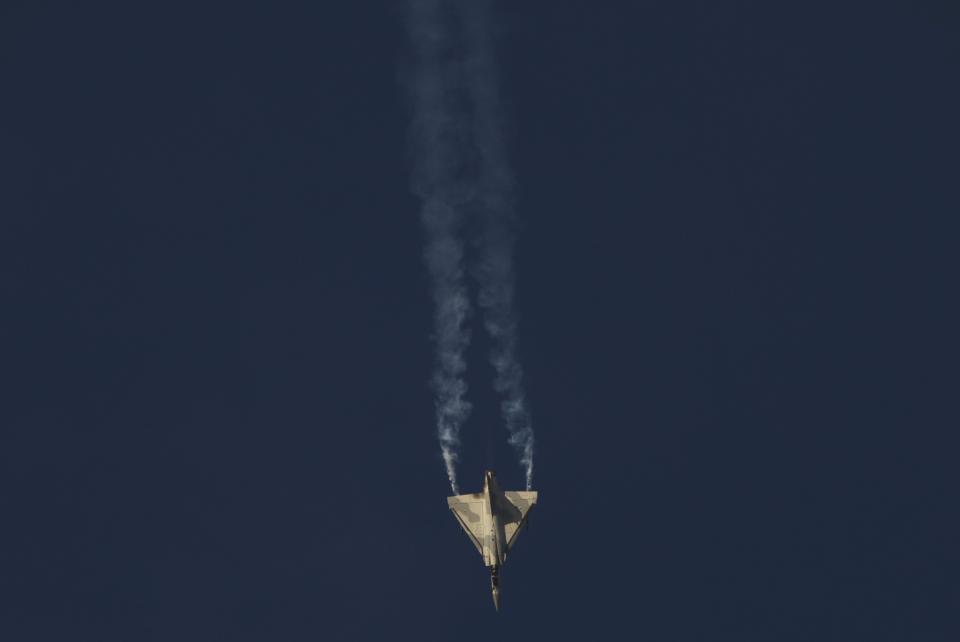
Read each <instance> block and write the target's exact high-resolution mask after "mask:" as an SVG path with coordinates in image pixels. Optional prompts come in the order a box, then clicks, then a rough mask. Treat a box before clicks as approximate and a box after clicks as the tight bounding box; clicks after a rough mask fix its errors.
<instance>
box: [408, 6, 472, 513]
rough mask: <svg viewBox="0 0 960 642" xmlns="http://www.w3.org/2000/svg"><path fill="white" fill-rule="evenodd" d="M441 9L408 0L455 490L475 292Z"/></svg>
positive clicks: (441, 414)
mask: <svg viewBox="0 0 960 642" xmlns="http://www.w3.org/2000/svg"><path fill="white" fill-rule="evenodd" d="M440 8H441V7H440V2H439V1H437V0H413V1H411V2H410V3H409V5H408V12H407V17H408V21H407V26H408V29H409V31H410V36H411V39H412V40H413V43H414V45H415V47H416V56H417V60H416V64H415V70H414V73H413V75H412V77H411V79H410V85H411V87H410V89H411V91H410V94H411V102H412V112H413V113H412V118H413V120H412V124H411V127H410V139H411V147H412V150H413V162H414V171H413V181H412V187H413V191H414V192H415V193H416V194H417V195H418V196H419V197H420V199H421V202H422V205H421V210H420V218H421V221H422V223H423V228H424V232H425V233H426V243H427V247H426V250H425V252H424V258H425V260H426V264H427V268H428V271H429V273H430V279H431V282H432V288H433V299H434V342H435V344H436V361H435V364H434V373H433V378H432V387H433V390H434V393H435V407H436V420H437V436H438V437H439V439H440V451H441V455H442V456H443V461H444V464H445V466H446V469H447V477H448V478H449V479H450V487H451V488H452V489H453V494H454V495H457V494H459V489H458V487H457V472H456V461H457V457H458V452H457V451H458V448H459V445H460V427H461V426H462V425H463V422H464V421H465V420H466V419H467V417H468V416H469V414H470V403H469V402H468V401H467V400H466V399H465V398H464V397H465V395H466V392H467V384H466V381H465V380H464V372H465V371H466V367H467V366H466V361H465V359H464V351H465V350H466V348H467V345H468V344H469V342H470V334H469V330H468V329H467V327H466V321H467V318H468V317H469V315H470V299H469V297H468V296H467V289H466V284H465V282H464V270H463V261H464V258H463V254H464V246H463V241H462V240H461V238H460V237H461V234H462V226H463V221H464V193H463V192H464V190H463V187H462V186H461V184H460V181H459V180H458V176H457V165H458V161H457V158H458V155H459V152H458V142H457V140H458V139H459V138H461V137H462V136H461V132H462V130H463V118H462V116H460V115H459V114H458V113H457V111H456V107H455V106H454V101H453V97H452V94H451V88H452V87H453V86H455V85H456V74H457V70H456V68H455V67H454V66H452V65H450V64H448V63H445V62H444V59H443V50H444V47H445V44H446V43H445V40H446V38H445V35H444V29H443V22H442V16H441V15H440Z"/></svg>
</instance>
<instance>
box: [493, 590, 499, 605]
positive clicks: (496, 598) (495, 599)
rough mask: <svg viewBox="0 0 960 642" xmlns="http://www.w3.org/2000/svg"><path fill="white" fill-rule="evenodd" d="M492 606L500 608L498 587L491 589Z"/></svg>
mask: <svg viewBox="0 0 960 642" xmlns="http://www.w3.org/2000/svg"><path fill="white" fill-rule="evenodd" d="M493 608H495V609H497V611H499V610H500V589H497V588H495V589H493Z"/></svg>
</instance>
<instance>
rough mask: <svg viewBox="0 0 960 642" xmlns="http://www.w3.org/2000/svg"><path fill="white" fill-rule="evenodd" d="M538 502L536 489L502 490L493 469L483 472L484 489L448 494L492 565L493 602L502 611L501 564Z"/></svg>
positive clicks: (453, 506) (484, 556)
mask: <svg viewBox="0 0 960 642" xmlns="http://www.w3.org/2000/svg"><path fill="white" fill-rule="evenodd" d="M536 503H537V492H536V491H531V490H527V491H522V490H508V491H506V492H504V491H503V490H501V488H500V485H499V484H498V483H497V476H496V475H495V474H494V473H493V471H492V470H488V471H487V472H485V473H484V474H483V491H482V492H479V493H472V494H469V495H454V496H453V497H447V505H448V506H449V507H450V510H451V511H453V515H454V517H456V518H457V521H458V522H460V525H461V526H463V530H465V531H467V535H468V536H469V537H470V541H471V542H473V545H474V546H476V547H477V551H479V552H480V555H481V556H483V563H484V564H486V565H487V567H488V568H489V569H490V590H491V591H492V592H493V606H494V608H496V609H497V610H498V611H499V610H500V567H501V566H503V563H504V561H506V559H507V551H509V550H510V548H511V547H512V546H513V543H514V542H515V541H517V535H519V534H520V529H522V528H523V527H524V526H526V524H527V516H528V515H529V514H530V509H531V508H533V505H534V504H536Z"/></svg>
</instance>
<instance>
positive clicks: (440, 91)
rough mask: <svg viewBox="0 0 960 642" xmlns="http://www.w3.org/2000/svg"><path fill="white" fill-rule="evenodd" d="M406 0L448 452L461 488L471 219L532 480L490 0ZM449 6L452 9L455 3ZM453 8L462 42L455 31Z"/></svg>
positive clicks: (513, 435) (495, 343)
mask: <svg viewBox="0 0 960 642" xmlns="http://www.w3.org/2000/svg"><path fill="white" fill-rule="evenodd" d="M407 8H408V11H407V17H408V28H409V31H410V36H411V38H412V40H413V42H414V46H415V49H416V55H417V60H416V65H415V67H416V68H415V73H414V74H413V75H412V79H411V82H410V85H411V92H410V93H411V95H412V103H413V108H412V111H413V124H412V126H411V142H412V148H413V155H414V179H413V189H414V192H415V193H416V194H417V195H418V196H419V197H420V198H421V201H422V207H421V219H422V221H423V225H424V229H425V231H426V236H427V249H426V262H427V266H428V269H429V272H430V276H431V280H432V287H433V295H434V302H435V322H434V324H435V327H434V332H435V343H436V349H437V358H436V367H435V371H434V376H433V388H434V391H435V393H436V414H437V427H438V428H437V430H438V434H439V437H440V447H441V453H442V455H443V459H444V462H445V463H446V467H447V475H448V477H449V478H450V484H451V487H452V488H453V490H454V493H457V492H458V491H457V483H456V470H455V463H456V460H457V449H458V446H459V432H460V427H461V426H462V424H463V422H464V421H465V420H466V418H467V416H468V415H469V413H470V404H469V403H468V402H467V401H466V399H465V398H464V397H465V394H466V389H467V386H466V382H465V380H464V372H465V370H466V362H465V360H464V351H465V349H466V347H467V345H468V343H469V333H468V330H467V328H466V321H467V318H468V317H469V314H470V302H469V298H468V296H467V290H466V284H465V280H464V278H465V277H464V269H463V265H464V249H465V248H464V243H463V241H462V237H463V236H464V234H465V229H464V226H465V224H466V223H467V222H468V218H469V219H472V220H471V222H472V223H475V225H472V227H475V228H476V231H477V233H478V239H477V257H476V261H475V266H474V269H473V270H472V272H473V274H474V275H475V276H476V279H477V282H478V284H479V293H478V303H479V306H480V308H481V309H482V311H483V324H484V328H485V329H486V330H487V332H488V334H489V335H490V338H491V354H490V361H491V363H492V364H493V367H494V370H495V372H496V376H495V379H494V388H495V389H496V390H497V391H498V392H499V393H500V395H501V397H502V402H501V411H502V415H503V419H504V422H505V424H506V428H507V430H508V432H509V441H510V444H511V445H512V446H513V447H514V448H515V449H516V451H517V453H518V455H519V458H520V463H521V465H522V466H523V467H524V470H525V473H526V484H527V489H530V487H531V485H532V481H533V427H532V424H531V421H530V413H529V411H528V409H527V405H526V396H525V393H524V388H523V371H522V369H521V367H520V363H519V361H518V359H517V354H516V353H517V350H516V343H517V339H516V317H515V313H514V310H513V298H514V270H513V246H514V243H515V232H514V197H513V174H512V171H511V169H510V165H509V162H508V160H507V153H506V146H505V141H504V136H503V131H502V129H503V123H502V117H501V106H500V97H499V89H498V87H499V82H498V78H497V71H496V65H495V62H494V59H493V47H492V37H491V34H490V24H489V18H488V16H489V6H488V2H486V1H485V0H446V1H444V0H409V1H408V3H407ZM444 9H452V10H453V12H452V13H450V14H444V13H443V11H444ZM454 19H456V21H457V23H458V24H457V26H458V27H459V29H458V30H457V32H456V33H457V35H459V36H460V40H459V41H458V40H456V39H455V38H453V37H451V29H450V27H451V26H452V25H453V20H454Z"/></svg>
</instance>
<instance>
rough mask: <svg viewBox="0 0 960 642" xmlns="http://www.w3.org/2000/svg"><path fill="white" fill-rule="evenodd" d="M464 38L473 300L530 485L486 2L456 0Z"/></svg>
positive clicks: (529, 439) (509, 197)
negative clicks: (472, 186) (474, 244)
mask: <svg viewBox="0 0 960 642" xmlns="http://www.w3.org/2000/svg"><path fill="white" fill-rule="evenodd" d="M457 8H458V11H459V13H460V15H461V19H462V21H463V25H464V32H465V37H466V61H465V65H464V69H465V76H466V87H467V93H468V95H469V100H470V102H471V104H472V107H473V123H472V124H473V142H474V145H475V147H476V156H477V158H476V161H475V162H476V164H477V173H478V178H477V180H476V187H477V189H476V192H475V195H474V203H473V205H474V208H475V211H476V212H477V214H478V215H479V218H480V221H481V231H480V234H481V238H480V243H479V244H480V257H479V261H478V265H477V266H476V275H477V280H478V281H479V283H480V293H479V297H478V299H479V304H480V307H481V308H482V310H483V321H484V327H485V328H486V330H487V332H488V334H489V335H490V338H491V341H492V344H493V346H492V348H491V352H490V361H491V363H492V364H493V367H494V369H495V371H496V378H495V380H494V388H496V390H497V392H499V393H500V394H501V396H502V398H503V401H502V402H501V411H502V414H503V419H504V422H505V423H506V427H507V430H508V432H509V434H510V439H509V441H510V444H511V445H512V446H513V447H514V449H515V450H516V451H517V454H518V456H519V458H520V463H521V465H522V466H523V467H524V469H525V472H526V482H527V490H529V489H530V488H531V486H532V484H533V425H532V423H531V418H530V412H529V410H528V409H527V404H526V395H525V391H524V388H523V370H522V368H521V367H520V362H519V361H518V359H517V347H516V344H517V330H516V328H517V323H516V315H515V313H514V311H513V297H514V271H513V247H514V244H515V241H516V232H515V209H514V196H513V174H512V172H511V170H510V164H509V162H508V160H507V152H506V145H505V141H504V136H503V119H502V116H501V106H500V95H499V90H498V88H499V80H498V77H497V68H496V64H495V60H494V57H493V47H492V36H491V34H490V28H491V25H490V19H489V3H488V2H487V1H485V0H459V2H458V4H457Z"/></svg>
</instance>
